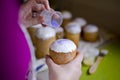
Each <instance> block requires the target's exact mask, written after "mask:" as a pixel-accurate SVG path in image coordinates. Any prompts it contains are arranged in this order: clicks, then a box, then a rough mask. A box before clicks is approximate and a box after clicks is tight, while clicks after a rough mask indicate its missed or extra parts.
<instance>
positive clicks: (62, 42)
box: [49, 39, 77, 64]
mask: <svg viewBox="0 0 120 80" xmlns="http://www.w3.org/2000/svg"><path fill="white" fill-rule="evenodd" d="M76 49H77V48H76V45H75V44H74V43H73V42H72V41H71V40H68V39H58V40H56V41H54V42H53V43H52V44H51V46H50V49H49V50H50V57H51V58H52V59H53V61H54V62H55V63H56V64H66V63H68V62H70V61H71V60H73V59H74V58H75V57H76Z"/></svg>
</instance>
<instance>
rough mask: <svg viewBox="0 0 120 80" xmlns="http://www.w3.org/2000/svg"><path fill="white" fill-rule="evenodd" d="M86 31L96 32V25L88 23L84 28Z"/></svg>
mask: <svg viewBox="0 0 120 80" xmlns="http://www.w3.org/2000/svg"><path fill="white" fill-rule="evenodd" d="M84 30H85V31H86V32H97V31H98V27H97V26H96V25H93V24H89V25H87V26H86V27H85V29H84Z"/></svg>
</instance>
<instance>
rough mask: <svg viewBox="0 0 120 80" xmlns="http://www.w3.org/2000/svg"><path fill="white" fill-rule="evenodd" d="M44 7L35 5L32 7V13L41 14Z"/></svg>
mask: <svg viewBox="0 0 120 80" xmlns="http://www.w3.org/2000/svg"><path fill="white" fill-rule="evenodd" d="M44 9H45V7H44V5H43V4H36V5H34V6H33V7H32V11H36V12H38V13H40V12H42V10H44Z"/></svg>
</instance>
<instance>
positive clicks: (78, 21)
mask: <svg viewBox="0 0 120 80" xmlns="http://www.w3.org/2000/svg"><path fill="white" fill-rule="evenodd" d="M74 22H76V23H78V24H80V26H81V27H84V26H85V25H86V24H87V21H86V20H85V19H84V18H79V17H78V18H76V19H75V20H74Z"/></svg>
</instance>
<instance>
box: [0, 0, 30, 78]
mask: <svg viewBox="0 0 120 80" xmlns="http://www.w3.org/2000/svg"><path fill="white" fill-rule="evenodd" d="M16 1H18V0H0V36H1V37H0V46H1V48H0V80H25V75H26V73H27V70H28V67H29V63H30V59H31V58H30V50H29V47H28V44H27V41H26V39H25V36H24V34H23V32H22V31H21V29H20V27H19V25H18V10H19V4H18V3H17V2H16Z"/></svg>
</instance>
